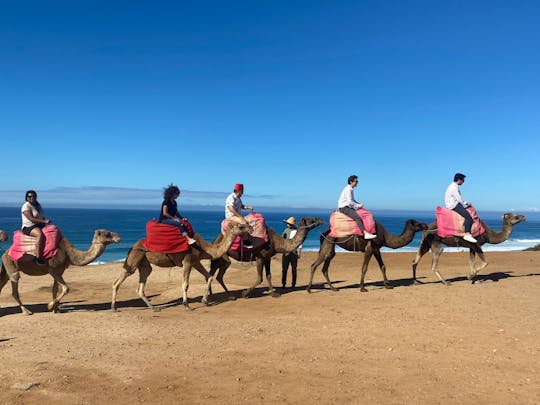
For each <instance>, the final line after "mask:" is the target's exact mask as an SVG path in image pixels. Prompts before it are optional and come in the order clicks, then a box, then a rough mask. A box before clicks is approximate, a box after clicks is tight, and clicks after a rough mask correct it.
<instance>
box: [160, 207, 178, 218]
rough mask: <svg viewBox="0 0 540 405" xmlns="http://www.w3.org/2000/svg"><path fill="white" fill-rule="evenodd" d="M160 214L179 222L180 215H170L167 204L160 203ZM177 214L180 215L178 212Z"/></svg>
mask: <svg viewBox="0 0 540 405" xmlns="http://www.w3.org/2000/svg"><path fill="white" fill-rule="evenodd" d="M161 214H162V215H163V217H165V218H167V219H172V220H173V221H177V222H180V218H181V216H180V217H177V216H174V215H171V213H170V212H169V207H168V206H167V204H163V205H162V207H161ZM178 215H180V214H178Z"/></svg>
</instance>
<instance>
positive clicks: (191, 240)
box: [187, 238, 197, 245]
mask: <svg viewBox="0 0 540 405" xmlns="http://www.w3.org/2000/svg"><path fill="white" fill-rule="evenodd" d="M187 243H189V244H190V245H193V244H194V243H197V241H196V240H195V239H193V238H187Z"/></svg>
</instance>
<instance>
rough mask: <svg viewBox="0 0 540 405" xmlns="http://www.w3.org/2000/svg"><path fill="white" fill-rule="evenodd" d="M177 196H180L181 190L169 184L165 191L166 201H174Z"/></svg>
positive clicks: (164, 197)
mask: <svg viewBox="0 0 540 405" xmlns="http://www.w3.org/2000/svg"><path fill="white" fill-rule="evenodd" d="M175 195H180V189H179V188H178V187H176V186H175V185H174V184H169V185H168V186H167V187H166V188H164V189H163V199H164V200H172V198H173V197H174V196H175Z"/></svg>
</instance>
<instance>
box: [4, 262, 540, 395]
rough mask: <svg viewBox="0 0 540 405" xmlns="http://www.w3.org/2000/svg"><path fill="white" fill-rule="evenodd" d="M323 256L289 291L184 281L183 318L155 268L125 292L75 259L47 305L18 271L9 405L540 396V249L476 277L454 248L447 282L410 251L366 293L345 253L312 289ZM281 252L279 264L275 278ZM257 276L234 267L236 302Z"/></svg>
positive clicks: (7, 313)
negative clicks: (413, 265) (228, 294)
mask: <svg viewBox="0 0 540 405" xmlns="http://www.w3.org/2000/svg"><path fill="white" fill-rule="evenodd" d="M315 254H316V253H305V254H304V255H303V257H302V258H301V260H300V269H299V282H298V285H299V287H297V288H296V289H294V290H292V289H286V290H285V291H283V294H282V295H281V296H280V297H279V298H274V297H271V296H269V295H267V294H264V293H263V292H264V291H265V288H264V287H265V283H263V284H262V285H261V286H260V287H261V288H260V289H257V290H255V294H254V297H253V298H250V299H243V298H239V299H237V300H235V301H228V300H226V299H225V296H224V294H223V290H222V289H221V287H220V286H219V285H218V284H217V283H214V293H215V294H214V296H213V299H212V305H211V306H208V307H206V306H203V305H202V304H201V295H202V291H203V281H204V280H203V278H202V276H201V275H200V274H198V273H196V272H194V273H193V274H192V277H191V286H190V291H189V293H190V294H189V295H190V297H191V298H190V302H191V306H192V308H193V309H194V310H193V311H191V312H186V311H184V309H183V306H182V305H180V304H179V302H178V297H180V296H181V270H180V269H178V268H175V269H170V270H169V269H161V268H155V271H154V272H153V274H152V275H151V277H150V279H149V282H148V287H147V293H148V295H149V296H151V297H152V302H153V303H155V304H158V305H160V307H161V308H162V310H161V312H153V311H151V310H149V309H147V308H146V307H145V306H144V305H143V303H142V301H141V300H140V299H139V298H138V297H137V295H136V293H135V289H136V285H137V276H136V275H135V276H131V277H130V278H129V279H128V280H126V282H125V283H124V284H123V285H122V288H121V289H120V292H119V308H120V312H116V313H114V312H111V311H110V310H109V309H110V299H111V285H112V283H113V281H114V280H115V279H116V277H117V276H118V274H119V272H120V270H121V264H119V263H118V264H107V265H100V266H87V267H72V268H70V269H68V270H67V271H66V274H65V276H66V277H65V278H66V281H67V282H68V284H69V285H70V287H71V292H70V294H69V295H68V296H66V297H65V298H64V300H63V306H62V312H61V313H57V314H53V313H49V312H47V308H46V303H47V302H48V301H49V300H50V286H51V281H50V279H49V278H48V277H47V276H43V277H28V276H23V278H22V279H21V283H20V284H21V287H20V291H21V297H22V299H23V302H25V304H27V305H28V307H29V309H31V310H32V311H33V312H34V315H33V316H24V315H22V314H21V313H20V312H19V309H18V307H16V306H15V305H14V301H13V300H12V298H11V289H10V286H9V284H8V285H7V286H6V287H5V288H4V289H3V291H2V294H1V295H0V305H1V306H2V309H1V310H0V315H1V316H0V324H1V329H0V331H1V333H0V358H1V362H2V367H1V368H0V377H1V378H0V403H1V404H44V403H54V404H106V403H121V404H128V403H153V404H171V403H189V404H202V403H205V404H214V403H217V404H238V403H249V404H257V403H278V402H279V403H291V404H296V403H309V402H313V403H317V404H331V403H332V404H333V403H354V404H371V403H379V404H407V403H422V404H450V403H452V404H455V403H460V404H473V403H474V404H538V403H540V381H539V372H540V356H539V354H540V339H539V336H540V268H539V264H540V252H512V253H488V254H487V258H488V260H489V262H490V264H489V266H488V267H487V268H486V269H484V271H483V272H482V274H481V275H480V277H479V282H476V283H474V284H472V283H471V282H470V281H468V280H467V279H466V277H465V276H466V274H467V272H468V258H467V255H466V254H465V253H445V254H443V256H442V258H441V262H440V269H441V271H442V272H443V274H444V275H445V276H446V277H447V278H448V279H449V280H451V281H452V282H453V283H452V285H451V286H444V285H442V284H441V283H439V282H438V279H437V278H436V276H435V275H434V274H432V272H431V270H430V261H431V255H430V254H428V255H426V257H425V258H424V260H423V261H422V262H421V263H420V266H419V277H420V278H421V280H422V281H423V282H424V284H423V285H412V284H411V281H410V276H411V270H410V262H411V261H412V258H413V256H414V254H413V253H387V254H384V259H385V261H386V264H387V267H388V275H389V278H390V279H391V280H393V282H394V285H395V288H394V289H392V290H388V289H384V288H383V286H382V283H381V275H380V272H379V270H378V268H377V265H376V263H375V262H374V261H373V263H372V264H371V265H370V269H369V271H368V276H367V281H368V284H367V288H368V290H369V292H367V293H361V292H360V291H359V289H358V282H359V277H360V276H359V267H360V260H361V258H360V255H359V254H350V253H349V254H347V253H344V254H338V255H337V257H336V258H335V260H334V262H333V264H332V266H331V268H330V276H331V278H332V280H335V281H337V284H336V286H338V287H340V291H337V292H332V291H329V290H328V289H326V288H324V286H323V284H322V282H323V276H322V274H321V272H320V270H318V272H317V273H316V275H315V283H316V284H315V288H314V291H313V292H312V293H311V294H308V293H307V292H306V291H305V284H306V282H307V280H308V275H309V266H310V264H311V263H312V262H313V260H314V258H315ZM280 265H281V257H279V258H277V257H276V258H275V259H274V260H272V267H273V270H272V272H273V278H274V284H276V285H279V284H281V283H280V277H281V276H280V273H281V272H280V267H281V266H280ZM254 280H255V268H254V266H246V265H242V264H240V263H235V264H234V265H233V267H232V268H231V269H230V270H229V272H228V273H227V276H226V277H225V281H226V282H227V284H228V286H229V288H230V289H231V290H236V293H237V296H238V297H240V292H241V290H242V289H244V288H245V287H247V286H249V285H250V284H251V283H253V282H254Z"/></svg>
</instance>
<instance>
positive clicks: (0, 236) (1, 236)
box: [0, 229, 8, 242]
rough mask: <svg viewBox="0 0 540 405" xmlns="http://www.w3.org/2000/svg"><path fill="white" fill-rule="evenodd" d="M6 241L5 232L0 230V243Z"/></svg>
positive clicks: (6, 235)
mask: <svg viewBox="0 0 540 405" xmlns="http://www.w3.org/2000/svg"><path fill="white" fill-rule="evenodd" d="M6 240H8V234H7V232H6V231H3V230H1V229H0V242H5V241H6Z"/></svg>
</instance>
